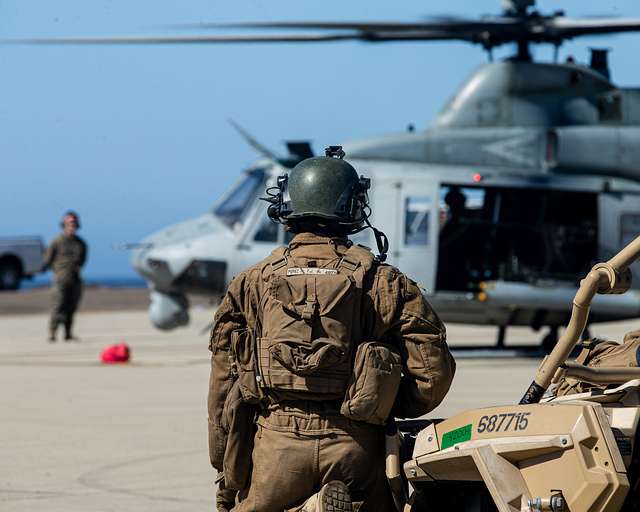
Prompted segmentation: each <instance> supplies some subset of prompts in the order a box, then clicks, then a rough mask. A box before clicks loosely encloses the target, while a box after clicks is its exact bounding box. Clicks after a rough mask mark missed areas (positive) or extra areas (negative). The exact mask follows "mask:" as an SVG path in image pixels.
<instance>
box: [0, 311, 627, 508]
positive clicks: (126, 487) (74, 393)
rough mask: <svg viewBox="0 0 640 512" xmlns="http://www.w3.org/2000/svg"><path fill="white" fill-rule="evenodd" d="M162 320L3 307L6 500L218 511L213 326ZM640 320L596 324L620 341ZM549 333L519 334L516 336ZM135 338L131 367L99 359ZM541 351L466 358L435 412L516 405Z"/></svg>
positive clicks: (1, 496)
mask: <svg viewBox="0 0 640 512" xmlns="http://www.w3.org/2000/svg"><path fill="white" fill-rule="evenodd" d="M211 315H212V311H209V310H205V309H201V310H195V311H192V323H191V324H190V326H189V327H187V328H183V329H178V330H176V331H172V332H169V333H163V332H160V331H157V330H155V329H154V328H153V327H151V325H150V324H149V321H148V319H147V317H146V313H144V312H142V311H128V312H127V311H123V312H104V313H98V312H91V313H83V314H80V315H79V316H78V322H77V333H78V335H79V336H80V337H81V341H80V342H69V343H65V342H57V343H48V342H46V341H45V332H46V325H47V317H46V315H41V314H32V315H20V316H11V315H7V316H2V317H0V410H1V411H2V412H1V413H0V414H1V416H0V510H2V511H3V512H14V511H26V510H45V511H47V512H57V511H61V512H62V511H65V512H75V511H78V512H80V511H82V512H86V511H153V512H162V511H166V512H173V511H176V512H177V511H185V510H189V511H210V510H213V509H214V504H213V503H214V492H215V487H214V478H215V474H214V472H213V470H212V469H211V467H210V465H209V460H208V452H207V421H206V394H207V380H208V375H209V352H208V350H207V341H208V340H207V333H206V332H203V331H205V330H206V326H207V324H208V322H209V321H210V319H211ZM633 328H634V323H633V322H626V323H617V324H609V325H601V326H597V327H596V328H594V329H592V331H593V332H594V334H597V335H602V336H605V335H608V336H609V337H610V338H613V339H621V338H622V335H623V334H624V332H626V331H629V330H632V329H633ZM494 337H495V329H493V328H485V327H474V326H456V325H451V326H449V340H450V342H451V345H452V346H454V347H455V346H456V345H460V344H463V345H469V344H473V343H487V344H490V343H491V342H493V340H494ZM539 337H540V335H539V334H534V333H531V332H529V331H528V330H515V329H514V330H513V331H510V332H509V336H508V343H509V342H514V341H517V342H531V341H534V340H537V339H538V338H539ZM120 341H125V342H127V343H128V344H129V345H130V346H131V349H132V361H131V363H130V364H128V365H121V366H109V365H102V364H100V363H99V354H100V352H101V350H102V349H103V348H104V347H105V346H106V345H108V344H111V343H117V342H120ZM538 362H539V361H538V360H537V359H509V358H500V359H482V358H473V359H469V358H460V359H459V361H458V372H457V375H456V379H455V382H454V385H453V388H452V390H451V392H450V394H449V396H448V397H447V398H446V399H445V401H444V403H443V404H442V405H441V406H440V407H438V408H437V409H436V410H435V411H433V413H432V414H430V416H433V417H444V416H449V415H451V414H455V413H457V412H460V411H462V410H464V409H466V408H470V407H481V406H488V405H495V404H508V403H516V402H517V400H518V399H519V398H520V396H521V395H522V393H523V392H524V390H525V388H526V387H527V385H528V384H529V383H530V382H531V380H532V378H533V374H534V370H535V368H536V366H537V364H538Z"/></svg>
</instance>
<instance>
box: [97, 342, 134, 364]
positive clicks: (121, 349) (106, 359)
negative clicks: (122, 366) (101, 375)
mask: <svg viewBox="0 0 640 512" xmlns="http://www.w3.org/2000/svg"><path fill="white" fill-rule="evenodd" d="M130 357H131V350H129V345H127V344H126V343H118V344H116V345H109V346H108V347H107V348H105V349H104V350H103V351H102V354H100V359H101V360H102V362H103V363H107V364H114V363H127V362H129V358H130Z"/></svg>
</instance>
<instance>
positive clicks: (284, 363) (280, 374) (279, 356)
mask: <svg viewBox="0 0 640 512" xmlns="http://www.w3.org/2000/svg"><path fill="white" fill-rule="evenodd" d="M269 260H270V262H269V267H267V271H266V273H265V282H264V293H263V294H262V297H261V303H260V306H261V307H260V310H261V324H262V325H261V328H260V329H259V332H258V336H257V339H256V345H255V346H256V349H257V360H256V366H257V368H256V380H257V381H258V385H259V386H260V387H261V388H263V389H266V390H274V391H278V392H281V394H282V392H284V394H285V395H293V396H298V395H299V396H300V398H305V399H310V400H331V399H338V398H342V397H343V396H344V394H345V390H346V388H347V382H348V380H349V377H350V375H351V371H352V368H353V358H354V355H355V351H356V348H357V346H358V344H359V343H360V342H361V341H362V336H363V333H362V325H361V305H362V300H363V296H364V292H363V282H364V279H365V276H366V275H367V272H368V271H369V270H371V268H372V266H373V261H374V259H373V255H372V254H371V252H370V251H369V250H367V249H366V248H363V247H359V246H357V245H354V246H352V247H350V248H349V249H348V250H347V251H346V252H345V254H344V255H343V257H342V258H341V259H340V260H338V261H337V263H334V266H332V267H316V266H311V264H312V263H313V262H309V263H308V266H301V264H298V262H296V259H295V258H294V257H293V256H292V255H291V252H290V250H289V249H288V248H281V249H277V250H276V251H274V252H273V253H272V255H271V257H270V258H269Z"/></svg>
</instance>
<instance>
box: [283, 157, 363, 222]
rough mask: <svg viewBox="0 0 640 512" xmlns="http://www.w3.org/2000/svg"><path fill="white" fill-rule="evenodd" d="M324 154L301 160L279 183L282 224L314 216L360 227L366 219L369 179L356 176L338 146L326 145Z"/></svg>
mask: <svg viewBox="0 0 640 512" xmlns="http://www.w3.org/2000/svg"><path fill="white" fill-rule="evenodd" d="M325 153H326V156H316V157H312V158H307V159H306V160H303V161H302V162H300V163H299V164H298V165H296V166H295V167H294V168H293V169H292V170H291V172H290V173H289V176H288V178H287V179H286V180H285V182H284V183H282V188H281V190H282V194H283V197H282V207H281V210H280V212H279V213H280V217H281V218H282V220H283V221H284V222H285V223H286V222H288V221H295V220H297V219H308V218H318V219H326V220H330V221H336V222H338V223H340V224H344V225H348V226H353V227H356V226H360V225H362V223H363V222H364V220H365V218H366V212H365V209H366V208H367V190H368V188H369V186H370V181H369V180H368V179H367V178H364V177H359V176H358V173H357V172H356V170H355V169H354V168H353V166H352V165H351V164H349V163H348V162H345V161H344V160H343V157H344V151H343V150H342V148H341V147H340V146H330V147H328V148H327V149H326V150H325Z"/></svg>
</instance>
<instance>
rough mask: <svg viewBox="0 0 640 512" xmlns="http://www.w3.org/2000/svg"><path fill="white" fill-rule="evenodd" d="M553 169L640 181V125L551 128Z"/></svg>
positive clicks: (551, 164)
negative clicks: (639, 142)
mask: <svg viewBox="0 0 640 512" xmlns="http://www.w3.org/2000/svg"><path fill="white" fill-rule="evenodd" d="M551 134H552V135H553V138H554V139H555V140H554V142H553V144H552V148H551V152H550V153H551V154H550V161H549V164H550V167H551V168H552V169H553V171H554V172H560V173H567V174H596V175H609V176H616V177H619V178H626V179H629V180H633V181H640V145H639V144H638V141H639V140H640V127H637V126H569V127H563V128H556V129H555V130H552V131H551Z"/></svg>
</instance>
